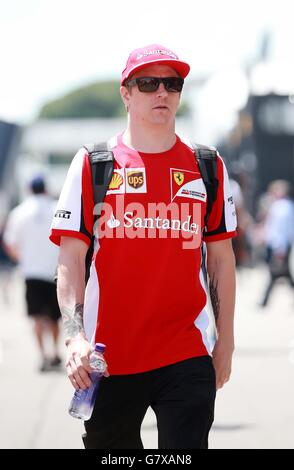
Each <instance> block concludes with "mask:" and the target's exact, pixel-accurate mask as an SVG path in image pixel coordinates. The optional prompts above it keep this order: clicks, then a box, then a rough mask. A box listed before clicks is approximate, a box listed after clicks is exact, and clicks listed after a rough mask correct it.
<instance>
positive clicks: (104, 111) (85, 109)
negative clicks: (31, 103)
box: [39, 80, 124, 119]
mask: <svg viewBox="0 0 294 470" xmlns="http://www.w3.org/2000/svg"><path fill="white" fill-rule="evenodd" d="M119 86H120V84H119V82H118V81H114V80H113V81H105V82H97V83H93V84H91V85H88V86H85V87H82V88H79V89H77V90H74V91H72V92H71V93H68V94H67V95H65V96H63V97H61V98H59V99H57V100H54V101H51V102H49V103H47V104H45V105H44V106H43V107H42V109H41V111H40V115H39V117H40V118H47V119H57V118H59V119H61V118H79V119H81V118H111V117H118V116H122V115H123V114H124V106H123V104H122V100H121V97H120V94H119Z"/></svg>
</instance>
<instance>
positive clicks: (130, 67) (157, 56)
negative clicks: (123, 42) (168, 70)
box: [121, 44, 190, 85]
mask: <svg viewBox="0 0 294 470" xmlns="http://www.w3.org/2000/svg"><path fill="white" fill-rule="evenodd" d="M151 64H162V65H168V66H169V67H172V68H173V69H174V70H176V72H178V74H179V75H180V77H182V78H185V77H186V76H187V75H188V73H189V71H190V65H189V64H187V63H186V62H182V61H181V60H180V59H179V58H178V56H177V55H176V54H175V53H174V52H172V51H170V50H169V49H167V48H166V47H163V46H160V45H159V44H151V45H150V46H146V47H142V48H140V49H135V50H134V51H132V52H131V53H130V55H129V58H128V61H127V65H126V68H125V69H124V71H123V73H122V78H121V85H123V83H124V81H125V80H126V79H127V78H129V77H130V76H131V75H133V74H134V73H135V72H138V70H141V69H143V68H144V67H147V66H148V65H151Z"/></svg>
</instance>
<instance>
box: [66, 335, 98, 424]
mask: <svg viewBox="0 0 294 470" xmlns="http://www.w3.org/2000/svg"><path fill="white" fill-rule="evenodd" d="M105 347H106V346H105V344H102V343H96V344H95V349H94V351H93V352H92V353H91V355H90V361H89V362H90V366H91V367H92V369H93V372H91V374H90V377H91V381H92V384H91V385H90V387H89V388H87V389H85V390H81V389H80V390H76V391H75V393H74V396H73V398H72V400H71V403H70V406H69V409H68V412H69V414H70V415H71V416H73V417H74V418H79V419H83V420H84V421H87V420H88V419H90V418H91V415H92V412H93V408H94V405H95V399H96V395H97V391H98V388H99V383H100V379H101V377H102V376H103V374H104V372H105V370H106V367H107V365H106V362H105V360H104V358H103V353H104V351H105Z"/></svg>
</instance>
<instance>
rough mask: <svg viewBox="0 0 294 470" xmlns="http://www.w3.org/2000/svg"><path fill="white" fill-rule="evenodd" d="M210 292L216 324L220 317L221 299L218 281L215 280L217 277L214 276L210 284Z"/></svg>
mask: <svg viewBox="0 0 294 470" xmlns="http://www.w3.org/2000/svg"><path fill="white" fill-rule="evenodd" d="M209 291H210V299H211V305H212V310H213V314H214V318H215V322H216V323H217V320H218V317H219V310H220V298H219V296H218V281H217V279H215V276H214V275H213V276H212V279H211V280H210V283H209Z"/></svg>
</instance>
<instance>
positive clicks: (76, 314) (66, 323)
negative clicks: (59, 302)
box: [61, 304, 84, 338]
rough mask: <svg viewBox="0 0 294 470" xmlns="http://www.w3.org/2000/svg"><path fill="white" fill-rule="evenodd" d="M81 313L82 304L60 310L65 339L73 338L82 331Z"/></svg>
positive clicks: (82, 309) (82, 311)
mask: <svg viewBox="0 0 294 470" xmlns="http://www.w3.org/2000/svg"><path fill="white" fill-rule="evenodd" d="M83 313H84V305H83V304H76V305H75V307H74V308H67V307H63V308H62V309H61V314H62V319H63V327H64V332H65V336H66V337H67V338H74V337H75V336H76V335H78V334H79V333H80V332H81V331H82V332H83V331H84V325H83Z"/></svg>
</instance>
